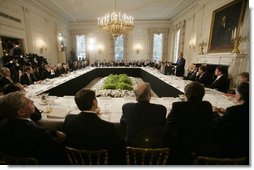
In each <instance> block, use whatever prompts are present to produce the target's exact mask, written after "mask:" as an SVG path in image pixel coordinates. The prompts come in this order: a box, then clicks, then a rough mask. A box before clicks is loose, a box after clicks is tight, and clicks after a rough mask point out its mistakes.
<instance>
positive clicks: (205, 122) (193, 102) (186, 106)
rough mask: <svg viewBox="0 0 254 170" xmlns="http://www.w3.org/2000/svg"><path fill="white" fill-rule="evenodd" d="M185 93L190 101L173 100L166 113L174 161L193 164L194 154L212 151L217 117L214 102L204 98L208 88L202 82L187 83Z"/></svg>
mask: <svg viewBox="0 0 254 170" xmlns="http://www.w3.org/2000/svg"><path fill="white" fill-rule="evenodd" d="M184 92H185V95H186V98H187V101H185V102H174V103H173V104H172V109H171V111H170V113H169V114H168V116H167V124H168V128H167V136H166V138H167V141H168V145H169V147H170V148H171V151H170V153H171V154H172V156H171V158H172V159H171V161H172V164H180V165H185V164H192V163H193V160H192V157H193V153H196V154H198V153H207V152H208V151H210V149H211V147H210V136H211V133H212V123H213V117H214V114H213V110H212V105H211V103H209V102H207V101H202V99H203V97H204V95H205V89H204V87H203V86H202V85H201V84H200V83H197V82H192V83H190V84H188V85H186V86H185V88H184ZM208 144H209V145H208ZM211 150H212V149H211Z"/></svg>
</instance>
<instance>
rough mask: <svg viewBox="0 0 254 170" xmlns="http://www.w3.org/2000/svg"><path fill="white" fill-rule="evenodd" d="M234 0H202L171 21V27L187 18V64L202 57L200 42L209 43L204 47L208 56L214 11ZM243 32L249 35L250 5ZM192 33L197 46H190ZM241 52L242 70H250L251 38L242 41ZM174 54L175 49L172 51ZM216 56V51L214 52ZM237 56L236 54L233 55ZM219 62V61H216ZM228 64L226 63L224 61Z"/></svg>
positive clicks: (246, 13)
mask: <svg viewBox="0 0 254 170" xmlns="http://www.w3.org/2000/svg"><path fill="white" fill-rule="evenodd" d="M230 2H232V0H212V1H211V0H200V1H199V2H198V3H197V4H195V5H194V6H193V7H192V8H190V9H188V10H187V11H185V12H184V13H182V14H180V15H179V16H177V17H175V18H174V19H173V20H172V21H171V22H170V25H171V28H172V27H173V26H174V25H176V24H178V23H179V22H182V21H183V20H186V33H185V43H184V57H185V59H186V64H187V66H188V65H190V64H191V63H195V62H198V61H199V58H200V55H199V53H200V51H201V50H200V46H199V43H200V42H202V41H204V42H205V43H206V44H207V45H206V46H205V47H204V53H205V54H206V55H204V57H207V55H209V54H207V47H208V43H209V36H210V30H211V24H212V15H213V11H214V10H216V9H218V8H220V7H222V6H224V5H226V4H228V3H230ZM243 25H244V26H243V34H244V35H247V36H248V35H249V28H250V26H249V7H248V6H247V8H246V10H245V15H244V21H243ZM192 35H196V45H195V48H190V47H189V42H190V39H191V38H192V37H191V36H192ZM173 36H174V34H173V31H172V29H171V31H170V37H171V38H172V37H173ZM169 46H170V49H173V38H172V39H171V41H170V45H169ZM239 49H240V53H241V54H245V55H246V57H245V60H244V61H243V62H244V63H245V66H244V67H243V69H242V70H241V71H249V64H248V61H249V39H247V41H244V42H241V44H240V46H239ZM170 53H171V54H173V51H170ZM212 55H213V56H216V53H215V54H214V53H213V54H212ZM225 55H226V57H228V53H225ZM221 56H223V54H221V53H220V54H218V57H221ZM233 56H235V55H233ZM214 63H215V64H217V61H216V60H215V62H214ZM224 64H226V63H224ZM186 68H187V67H186Z"/></svg>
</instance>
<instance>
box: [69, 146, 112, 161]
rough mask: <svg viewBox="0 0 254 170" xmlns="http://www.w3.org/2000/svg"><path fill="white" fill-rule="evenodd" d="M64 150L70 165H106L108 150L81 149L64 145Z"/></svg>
mask: <svg viewBox="0 0 254 170" xmlns="http://www.w3.org/2000/svg"><path fill="white" fill-rule="evenodd" d="M65 151H66V154H67V157H68V160H69V163H70V164H71V165H107V164H108V151H107V150H106V149H102V150H95V151H92V150H81V149H76V148H71V147H65Z"/></svg>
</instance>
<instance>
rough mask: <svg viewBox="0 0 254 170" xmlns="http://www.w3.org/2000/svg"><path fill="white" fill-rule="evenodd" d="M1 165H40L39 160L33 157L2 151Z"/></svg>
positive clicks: (0, 156)
mask: <svg viewBox="0 0 254 170" xmlns="http://www.w3.org/2000/svg"><path fill="white" fill-rule="evenodd" d="M0 164H1V165H38V164H39V163H38V161H37V159H36V158H33V157H13V156H9V155H5V154H2V153H0Z"/></svg>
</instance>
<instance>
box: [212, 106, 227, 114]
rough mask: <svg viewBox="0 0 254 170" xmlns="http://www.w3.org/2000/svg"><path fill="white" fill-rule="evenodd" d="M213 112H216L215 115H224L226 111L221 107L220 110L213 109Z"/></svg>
mask: <svg viewBox="0 0 254 170" xmlns="http://www.w3.org/2000/svg"><path fill="white" fill-rule="evenodd" d="M213 111H214V112H217V113H222V114H223V113H225V111H226V110H225V109H224V108H222V107H221V108H218V107H213Z"/></svg>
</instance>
